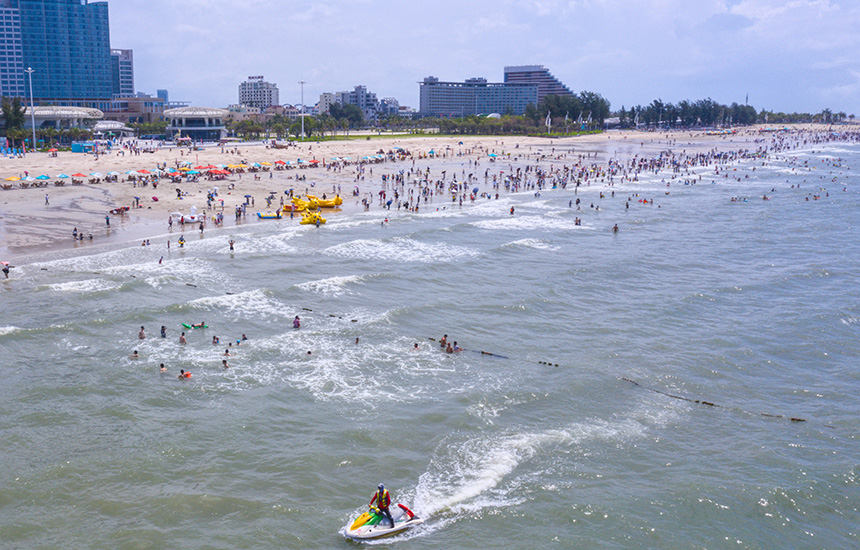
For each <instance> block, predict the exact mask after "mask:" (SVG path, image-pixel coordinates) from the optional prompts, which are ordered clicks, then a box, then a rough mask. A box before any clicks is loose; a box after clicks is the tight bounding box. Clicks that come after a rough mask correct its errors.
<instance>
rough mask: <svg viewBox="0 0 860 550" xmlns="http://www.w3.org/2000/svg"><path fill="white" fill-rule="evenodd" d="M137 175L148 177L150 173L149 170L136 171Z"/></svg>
mask: <svg viewBox="0 0 860 550" xmlns="http://www.w3.org/2000/svg"><path fill="white" fill-rule="evenodd" d="M137 173H138V174H147V175H148V174H151V173H152V172H150V171H149V170H138V171H137Z"/></svg>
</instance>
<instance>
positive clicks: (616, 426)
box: [402, 404, 675, 538]
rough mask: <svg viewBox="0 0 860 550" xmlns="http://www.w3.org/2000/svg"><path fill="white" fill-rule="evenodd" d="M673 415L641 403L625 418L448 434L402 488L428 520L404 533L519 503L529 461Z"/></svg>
mask: <svg viewBox="0 0 860 550" xmlns="http://www.w3.org/2000/svg"><path fill="white" fill-rule="evenodd" d="M674 417H675V412H674V411H673V410H671V409H670V410H665V411H660V412H657V413H655V411H654V410H653V408H652V407H649V406H647V405H646V404H640V405H639V406H638V407H637V408H636V409H634V410H633V411H631V414H630V416H629V417H627V418H623V419H620V420H613V421H606V420H595V421H590V422H577V423H574V424H572V425H570V426H566V427H560V428H557V429H547V430H537V431H531V430H523V431H513V430H511V431H507V432H503V433H501V434H498V433H497V434H490V435H480V436H477V437H472V438H468V439H462V438H461V437H459V436H456V435H455V436H450V437H449V438H447V439H446V440H445V441H443V442H442V443H441V444H440V445H439V446H438V447H437V449H436V451H435V452H434V455H433V457H432V459H431V462H430V466H429V468H428V470H427V472H425V473H423V474H421V476H420V477H419V480H418V485H417V486H416V487H415V488H414V490H410V489H406V490H404V491H402V494H403V498H404V500H408V499H411V501H412V503H413V507H412V508H413V510H415V512H416V513H417V514H418V515H420V516H422V517H424V518H425V519H426V520H427V523H426V524H425V525H424V526H423V527H422V528H420V529H419V530H415V531H414V532H410V533H408V534H407V535H405V536H404V538H411V537H415V536H424V535H426V534H429V533H432V532H434V531H437V530H439V529H442V528H444V527H445V526H447V525H449V524H451V523H453V522H456V521H458V520H460V519H462V518H465V517H471V516H473V515H474V514H475V513H478V512H481V511H483V510H485V509H498V508H504V507H509V506H516V505H518V504H521V503H522V502H525V501H526V500H527V499H528V498H529V494H530V492H531V491H532V489H531V488H530V486H531V485H533V484H534V482H533V480H534V477H533V476H534V470H535V468H523V470H524V472H523V473H522V475H518V474H517V470H518V469H520V468H521V466H522V465H523V463H526V462H528V461H531V460H535V461H538V462H541V461H542V458H541V457H542V456H543V455H547V454H550V453H556V452H572V451H575V450H576V449H578V448H580V447H583V446H588V445H589V444H590V443H592V442H600V441H609V442H615V443H619V444H620V443H623V442H624V441H629V440H635V439H640V438H642V437H645V435H646V434H647V431H648V428H649V426H652V425H660V426H663V425H665V424H666V423H667V422H669V421H670V420H671V419H672V418H674Z"/></svg>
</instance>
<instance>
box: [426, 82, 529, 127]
mask: <svg viewBox="0 0 860 550" xmlns="http://www.w3.org/2000/svg"><path fill="white" fill-rule="evenodd" d="M419 86H420V90H419V92H420V93H419V110H420V113H421V115H422V116H441V117H463V116H469V115H488V114H492V113H498V114H508V113H509V114H513V115H521V114H523V113H524V112H525V110H526V107H527V106H528V105H529V104H533V105H537V102H538V99H537V97H538V85H537V84H532V83H507V82H503V83H493V82H487V79H486V78H470V79H468V80H466V81H465V82H440V81H439V79H438V78H436V77H433V76H429V77H427V78H425V79H424V81H423V82H420V83H419Z"/></svg>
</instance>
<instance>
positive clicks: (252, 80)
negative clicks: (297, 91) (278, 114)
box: [239, 76, 281, 109]
mask: <svg viewBox="0 0 860 550" xmlns="http://www.w3.org/2000/svg"><path fill="white" fill-rule="evenodd" d="M280 102H281V100H280V93H279V92H278V86H277V84H272V83H271V82H266V81H265V80H264V79H263V77H262V76H249V77H248V80H247V81H245V82H242V83H241V84H239V105H247V106H249V107H258V108H260V109H265V108H266V107H270V106H272V105H278V104H280Z"/></svg>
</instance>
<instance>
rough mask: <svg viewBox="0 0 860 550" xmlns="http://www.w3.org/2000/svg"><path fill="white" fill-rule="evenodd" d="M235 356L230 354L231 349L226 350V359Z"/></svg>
mask: <svg viewBox="0 0 860 550" xmlns="http://www.w3.org/2000/svg"><path fill="white" fill-rule="evenodd" d="M232 356H233V354H232V353H230V348H227V349H225V350H224V357H232Z"/></svg>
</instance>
